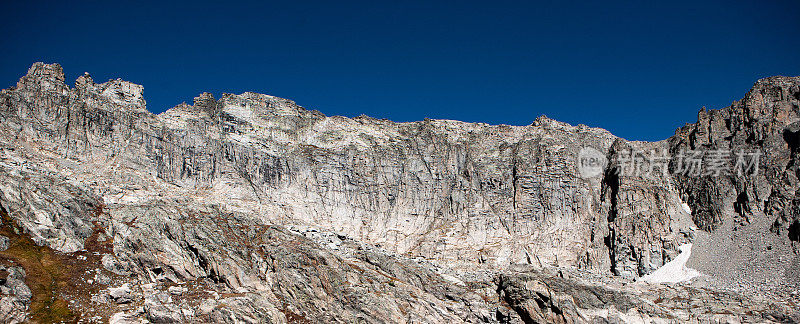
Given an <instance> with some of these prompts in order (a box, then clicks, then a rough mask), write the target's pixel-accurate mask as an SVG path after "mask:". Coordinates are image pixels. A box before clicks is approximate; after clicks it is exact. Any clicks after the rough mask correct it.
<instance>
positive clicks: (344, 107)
mask: <svg viewBox="0 0 800 324" xmlns="http://www.w3.org/2000/svg"><path fill="white" fill-rule="evenodd" d="M656 2H657V1H591V2H589V1H587V2H586V3H584V2H573V1H541V2H532V1H526V2H523V1H519V2H505V1H488V2H486V1H481V2H477V1H476V2H473V1H460V2H456V1H448V2H444V1H442V2H433V1H419V2H416V1H392V2H383V1H356V2H340V1H325V2H317V1H280V2H274V3H272V2H269V1H267V2H261V1H247V2H242V3H236V2H234V1H223V2H219V3H203V1H192V2H184V3H178V2H175V3H169V4H158V3H157V2H152V3H150V2H144V1H135V2H117V1H89V2H82V1H58V2H52V3H47V2H41V1H3V2H2V4H0V31H2V35H3V36H2V37H0V49H2V54H0V55H1V56H0V77H1V78H0V82H2V83H1V84H0V86H1V87H3V88H5V87H10V86H12V85H13V84H15V83H16V80H17V79H18V78H19V77H20V76H22V75H23V74H24V73H25V71H26V69H27V68H28V67H29V66H30V64H31V63H33V62H35V61H45V62H58V63H61V64H62V65H63V66H64V70H65V72H66V73H67V78H68V82H69V83H70V84H72V82H73V81H74V80H75V78H77V77H78V76H79V75H80V74H82V73H83V72H84V71H88V72H90V73H91V74H92V76H93V77H94V79H95V81H98V82H102V81H105V80H107V79H110V78H122V79H125V80H129V81H132V82H135V83H139V84H142V85H144V87H145V88H144V89H145V93H144V95H145V99H146V100H147V102H148V108H149V109H150V110H151V111H153V112H156V113H158V112H161V111H164V110H166V109H168V108H170V107H172V106H174V105H176V104H178V103H180V102H183V101H186V102H191V100H192V98H193V97H194V96H196V95H197V94H199V93H201V92H203V91H209V92H212V93H214V94H215V95H216V96H218V95H219V94H220V93H222V92H230V93H241V92H244V91H255V92H261V93H267V94H271V95H275V96H280V97H285V98H289V99H293V100H295V101H296V102H298V103H299V104H300V105H303V106H305V107H307V108H311V109H317V110H320V111H322V112H323V113H325V114H327V115H343V116H350V117H353V116H358V115H361V114H366V115H369V116H373V117H377V118H388V119H392V120H395V121H414V120H421V119H423V118H425V117H429V118H446V119H457V120H464V121H475V122H478V121H479V122H486V123H492V124H500V123H502V124H511V125H527V124H530V123H531V122H532V121H533V120H534V119H535V118H536V117H537V116H539V115H543V114H544V115H547V116H549V117H551V118H554V119H558V120H561V121H565V122H569V123H572V124H578V123H583V124H586V125H590V126H597V127H603V128H606V129H608V130H610V131H611V132H613V133H614V134H616V135H618V136H622V137H625V138H627V139H632V140H659V139H664V138H667V137H669V136H670V135H672V134H673V132H674V129H675V128H676V127H679V126H681V125H683V124H684V123H686V122H694V121H695V120H696V116H697V110H698V109H699V108H700V107H701V106H708V107H709V108H721V107H723V106H726V105H728V104H730V103H731V102H732V101H733V100H736V99H739V98H741V97H742V95H744V93H745V92H746V91H747V90H748V89H749V88H750V86H752V84H753V82H755V81H756V80H757V79H759V78H762V77H767V76H771V75H779V74H780V75H792V76H796V75H800V59H799V58H800V1H797V0H766V1H764V0H762V1H661V2H659V3H656Z"/></svg>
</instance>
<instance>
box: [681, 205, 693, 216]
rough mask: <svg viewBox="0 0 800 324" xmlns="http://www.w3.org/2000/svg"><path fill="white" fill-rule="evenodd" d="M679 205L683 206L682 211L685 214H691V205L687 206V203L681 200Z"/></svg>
mask: <svg viewBox="0 0 800 324" xmlns="http://www.w3.org/2000/svg"><path fill="white" fill-rule="evenodd" d="M681 206H683V211H685V212H686V213H687V214H689V215H691V214H692V207H689V204H687V203H685V202H681Z"/></svg>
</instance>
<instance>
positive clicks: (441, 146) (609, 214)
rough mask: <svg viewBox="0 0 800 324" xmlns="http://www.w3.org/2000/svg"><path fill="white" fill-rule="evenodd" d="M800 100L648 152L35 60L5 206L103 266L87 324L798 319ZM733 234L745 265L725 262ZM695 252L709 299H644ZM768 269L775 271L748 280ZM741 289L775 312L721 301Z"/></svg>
mask: <svg viewBox="0 0 800 324" xmlns="http://www.w3.org/2000/svg"><path fill="white" fill-rule="evenodd" d="M798 84H800V79H798V78H785V77H776V78H769V79H764V80H761V81H759V82H758V83H756V85H755V86H754V88H753V90H751V91H750V92H749V93H748V94H747V95H746V97H745V99H743V100H742V101H740V102H736V103H734V105H732V106H731V107H729V108H725V109H722V110H715V111H705V110H704V111H701V113H700V115H699V120H698V122H697V123H696V124H691V125H687V126H685V127H683V128H681V129H679V130H678V131H676V135H675V136H673V137H671V138H670V139H668V140H665V141H661V142H655V143H645V142H632V141H627V140H624V139H621V138H618V137H616V136H613V135H612V134H610V133H608V132H607V131H605V130H602V129H596V128H590V127H586V126H583V125H579V126H572V125H569V124H565V123H561V122H558V121H555V120H552V119H549V118H546V117H539V118H537V119H536V120H535V121H534V122H533V123H532V124H531V125H528V126H507V125H486V124H481V123H464V122H458V121H451V120H424V121H420V122H411V123H395V122H391V121H387V120H378V119H373V118H369V117H363V116H362V117H357V118H352V119H351V118H345V117H337V116H333V117H328V116H325V115H323V114H322V113H320V112H317V111H312V110H307V109H305V108H302V107H300V106H298V105H297V104H295V103H294V102H292V101H290V100H287V99H281V98H277V97H273V96H268V95H263V94H257V93H250V92H246V93H243V94H240V95H234V94H223V95H222V97H221V98H219V99H216V98H214V97H213V96H212V95H211V94H208V93H204V94H201V95H200V96H198V97H197V98H195V100H194V102H193V103H192V104H191V105H189V104H180V105H178V106H176V107H174V108H172V109H170V110H168V111H166V112H164V113H162V114H159V115H154V114H151V113H150V112H148V111H147V109H146V107H145V104H146V103H145V100H144V96H143V87H142V86H139V85H135V84H132V83H130V82H126V81H122V80H110V81H108V82H105V83H96V82H94V80H93V79H92V78H91V76H89V75H88V74H86V75H83V76H81V77H79V78H78V80H77V81H76V82H75V85H74V86H73V87H70V86H68V85H66V84H65V83H64V74H63V71H62V69H61V67H60V66H59V65H57V64H42V63H36V64H34V65H33V66H32V67H31V68H30V70H29V71H28V73H27V75H25V76H24V77H22V79H20V81H19V82H18V83H17V85H16V86H15V87H12V88H10V89H5V90H2V91H1V92H0V206H2V208H3V210H5V211H7V214H8V219H3V222H6V221H12V222H14V224H16V226H17V227H18V228H19V229H20V232H21V233H22V234H24V235H27V236H30V237H31V238H32V239H33V241H34V242H35V243H36V244H39V245H42V246H46V247H48V248H50V249H52V250H54V251H56V252H55V253H60V254H65V255H68V256H75V258H76V260H78V259H77V257H78V256H79V257H81V258H82V259H80V260H82V261H85V262H88V263H89V265H90V266H91V267H93V268H92V269H94V270H93V271H94V272H92V276H91V277H90V278H93V279H92V283H91V284H89V286H91V285H98V282H97V281H95V279H96V278H98V276H99V275H102V276H103V278H104V279H103V280H102V282H103V284H102V285H103V287H98V288H102V289H107V288H109V287H111V289H109V290H107V291H108V292H109V298H108V299H110V300H113V301H117V303H100V302H98V303H96V304H94V305H89V306H86V307H83V306H82V308H80V311H81V312H84V314H81V315H82V316H83V317H85V318H91V317H92V316H99V317H100V318H105V319H109V320H110V321H114V322H120V323H122V322H132V321H134V322H135V321H141V320H146V321H150V322H188V321H191V322H252V323H260V322H271V323H285V322H325V323H328V322H368V323H372V322H375V323H377V322H393V323H394V322H397V323H400V322H403V323H417V322H426V323H431V322H447V323H451V322H470V323H478V322H488V323H496V322H567V323H572V322H584V321H607V322H620V321H622V322H631V321H632V322H636V321H637V320H641V321H646V320H647V319H651V320H654V321H660V320H663V321H666V322H670V321H675V319H678V321H722V320H732V321H733V320H744V321H747V320H757V321H777V322H780V321H788V320H797V319H796V318H794V317H792V316H796V314H794V313H792V310H791V308H790V307H787V306H786V305H789V304H790V303H791V302H794V301H796V298H795V297H791V296H794V295H791V296H790V295H788V293H786V291H787V290H786V289H788V290H792V289H795V290H796V288H794V287H795V286H794V282H793V281H792V276H794V278H795V279H796V278H797V277H798V276H796V275H795V274H797V273H800V265H798V264H800V262H798V257H797V255H798V250H797V244H796V242H797V236H798V235H800V234H797V233H798V231H800V229H798V227H800V225H797V224H798V219H797V214H798V213H796V212H793V211H794V210H795V209H797V208H798V207H797V206H800V204H798V203H797V201H798V199H797V198H795V196H796V195H797V191H798V190H797V188H798V186H797V184H798V182H797V178H798V173H797V167H796V165H797V164H796V162H795V160H797V157H796V156H795V155H796V154H795V150H796V148H797V147H796V146H798V145H797V143H796V142H797V138H796V137H798V136H796V135H797V134H796V133H798V131H797V129H798V128H799V127H798V126H796V125H797V122H798V120H800V118H799V117H798V116H797V111H798V109H797V105H798V100H800V99H799V98H798V95H797V93H798V92H797V88H798ZM722 148H724V149H726V150H736V149H740V148H746V149H748V150H755V151H758V152H761V154H763V159H762V160H761V161H760V162H759V163H760V164H758V167H759V172H758V173H757V174H744V175H741V176H739V175H735V174H734V175H724V176H722V175H712V176H697V177H694V176H688V175H685V174H682V173H680V172H674V171H675V170H674V168H675V166H676V164H677V163H678V160H677V159H676V156H677V153H678V152H681V150H698V151H703V152H711V151H714V150H715V149H722ZM632 151H633V152H642V153H647V154H649V153H650V152H660V153H664V154H666V156H667V158H666V160H665V161H664V162H665V165H667V166H669V169H662V170H658V171H661V172H646V173H644V174H642V173H637V172H626V171H625V168H626V165H625V163H624V160H625V157H626V154H629V153H630V152H632ZM587 152H588V153H587ZM626 152H627V153H626ZM587 154H588V155H587ZM587 157H590V158H591V159H582V158H587ZM594 162H598V164H595V165H591V166H589V167H590V169H589V170H587V169H585V168H586V167H587V165H585V164H584V163H594ZM599 162H602V163H599ZM640 167H641V168H644V169H648V170H650V171H653V170H657V169H658V167H660V165H656V163H654V162H652V161H651V162H648V163H645V164H643V165H641V166H640ZM629 171H630V170H629ZM669 171H673V172H669ZM756 237H759V238H764V239H762V240H760V241H754V240H753V238H756ZM731 238H732V241H733V242H737V244H738V245H736V246H737V247H736V249H734V251H735V252H736V253H738V254H736V255H741V256H742V257H740V258H737V257H735V256H734V257H731V255H730V253H729V251H730V250H726V249H723V248H720V247H719V244H720V242H728V241H731ZM726 239H728V241H725V240H726ZM689 243H693V244H694V250H695V251H699V252H697V253H695V254H696V255H693V256H692V258H693V259H690V265H691V266H693V267H695V268H698V269H699V270H701V272H703V273H707V274H710V275H711V276H709V278H710V279H709V280H705V281H704V282H705V284H704V285H697V284H695V283H680V284H676V285H667V286H661V285H649V284H646V283H642V282H634V280H638V278H640V277H641V276H644V275H647V274H650V273H652V272H653V271H654V270H656V269H658V268H660V267H662V266H664V265H665V264H667V263H668V262H670V261H671V260H673V259H674V258H675V256H676V255H677V254H678V247H679V246H681V245H684V244H689ZM767 247H769V251H770V252H767V253H760V254H759V252H760V251H764V250H766V249H767ZM748 251H749V252H748ZM758 255H762V257H761V259H757V260H759V261H757V263H759V267H749V268H747V269H736V268H734V267H731V266H730V265H732V264H734V263H736V262H738V261H739V260H740V259H741V258H745V257H747V258H749V257H751V256H753V257H755V256H758ZM754 260H756V259H754ZM726 262H727V263H726ZM714 264H717V265H719V264H726V265H729V266H728V267H727V268H726V269H727V270H725V271H722V270H719V269H715V268H714ZM776 269H782V270H780V271H783V272H781V273H780V274H779V275H775V272H776V271H778V270H776ZM748 271H751V272H752V274H756V275H754V276H751V272H748ZM731 273H732V274H733V275H731ZM770 273H772V274H773V275H772V277H773V278H778V279H776V280H775V281H774V282H771V281H769V280H767V277H768V276H767V274H770ZM65 276H74V278H73V277H70V278H69V279H71V280H73V279H74V280H76V281H80V280H83V282H86V280H85V279H81V278H83V277H81V276H82V274H74V273H66V274H65ZM744 277H753V278H759V280H756V281H753V282H746V283H745V286H746V287H749V288H750V290H748V291H750V292H753V291H755V292H765V291H766V289H767V288H769V287H775V289H774V290H775V293H774V294H772V295H769V296H770V298H772V297H775V298H773V299H775V301H774V302H765V301H762V300H760V299H758V296H756V297H753V298H750V297H748V296H745V295H739V293H740V292H742V291H744V290H746V289H738V288H737V287H738V286H735V285H734V284H732V283H730V282H727V281H726V280H727V279H726V278H744ZM762 277H763V279H764V281H763V282H761V281H760V279H762ZM795 282H796V281H795ZM176 285H177V286H179V287H182V288H181V289H180V290H181V292H180V294H178V293H175V292H176V291H177V289H178V288H175V287H177V286H176ZM781 285H783V286H784V288H786V289H784V290H781V289H779V288H780V287H781ZM114 287H128V289H127V290H125V291H124V293H123V292H122V291H120V290H119V289H116V290H115V288H114ZM184 289H185V290H184ZM770 289H771V288H770ZM728 290H734V292H725V293H723V291H728ZM737 290H738V291H739V292H735V291H737ZM112 291H113V292H115V293H116V294H117V295H120V297H114V295H113V294H111V293H112ZM64 295H65V296H69V293H67V292H65V293H64ZM695 295H697V296H701V297H693V296H695ZM787 296H788V297H787ZM784 297H785V298H784ZM4 298H5V297H4ZM782 298H783V299H782ZM28 299H30V297H28ZM95 299H96V300H100V299H102V298H95ZM696 299H700V300H696ZM787 299H788V301H787ZM3 300H4V301H5V299H3ZM685 300H689V301H690V303H689V305H688V306H687V304H685V303H682V301H685ZM122 301H124V302H122ZM734 301H736V302H734ZM76 304H77V303H76ZM695 304H696V305H695ZM690 306H698V307H690ZM8 307H9V308H8V309H16V308H11V306H8ZM75 307H77V306H75ZM3 309H4V310H5V309H6V308H5V307H4V308H3ZM21 309H23V311H21V312H15V313H14V314H22V316H23V317H22V318H23V319H24V315H25V313H24V308H21ZM75 309H78V308H75ZM748 312H749V313H748ZM752 313H758V314H766V315H761V316H760V317H758V318H751V317H753V316H754V315H747V314H752ZM715 314H717V315H719V314H726V315H724V316H722V317H719V318H717V317H714V316H716V315H715ZM737 314H741V315H737ZM9 316H11V315H9ZM14 316H17V315H14ZM748 316H749V317H748ZM8 318H12V317H8ZM14 318H17V317H14Z"/></svg>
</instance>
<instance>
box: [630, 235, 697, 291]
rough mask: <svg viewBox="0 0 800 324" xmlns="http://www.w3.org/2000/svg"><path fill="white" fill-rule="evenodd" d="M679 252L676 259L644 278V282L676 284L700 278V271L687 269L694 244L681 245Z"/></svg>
mask: <svg viewBox="0 0 800 324" xmlns="http://www.w3.org/2000/svg"><path fill="white" fill-rule="evenodd" d="M678 251H680V254H678V256H677V257H675V259H673V260H672V261H670V262H667V264H665V265H663V266H662V267H661V268H658V269H656V271H653V272H652V273H650V274H648V275H645V276H643V277H642V280H644V281H646V282H649V283H676V282H681V281H686V280H690V279H692V278H694V277H697V276H699V275H700V272H699V271H697V270H695V269H691V268H688V267H686V261H689V256H691V255H692V244H684V245H681V246H679V247H678Z"/></svg>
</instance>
